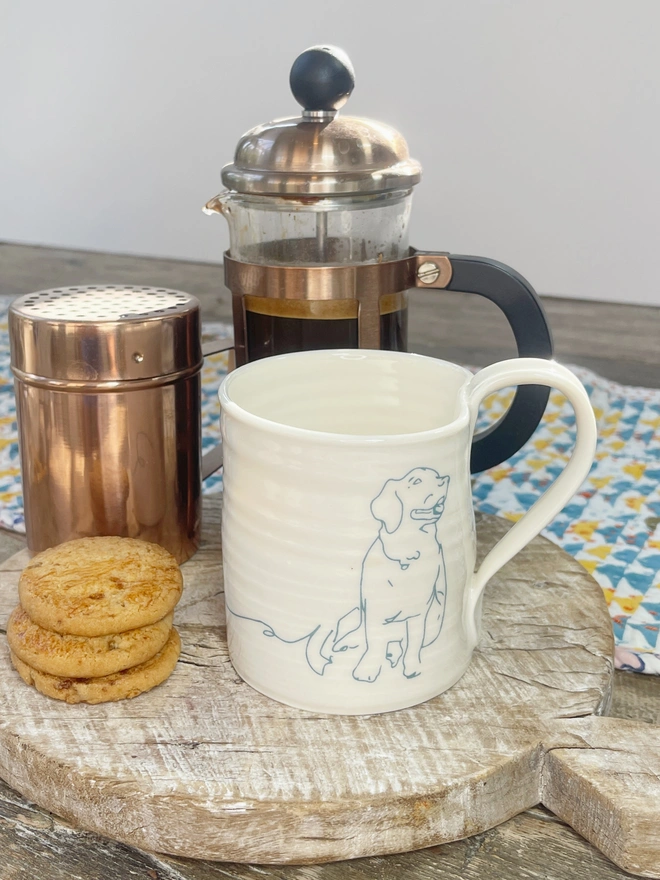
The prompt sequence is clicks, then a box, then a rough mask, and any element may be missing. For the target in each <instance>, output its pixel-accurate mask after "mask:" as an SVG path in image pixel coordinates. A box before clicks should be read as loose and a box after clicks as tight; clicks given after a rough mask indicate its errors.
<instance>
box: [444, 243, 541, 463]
mask: <svg viewBox="0 0 660 880" xmlns="http://www.w3.org/2000/svg"><path fill="white" fill-rule="evenodd" d="M447 257H448V259H449V262H450V263H451V267H452V275H451V280H450V281H449V284H448V285H447V286H446V287H445V290H455V291H460V292H461V293H476V294H477V296H483V297H485V298H486V299H489V300H490V301H491V302H492V303H495V305H496V306H498V308H499V309H501V310H502V311H503V312H504V315H505V317H506V319H507V321H508V322H509V324H510V325H511V329H512V330H513V335H514V337H515V340H516V346H517V348H518V357H540V358H551V357H552V335H551V333H550V327H549V326H548V321H547V319H546V316H545V313H544V311H543V306H542V305H541V301H540V300H539V298H538V296H537V295H536V293H535V292H534V289H533V288H532V286H531V285H530V284H529V282H527V281H526V280H525V279H524V278H523V277H522V275H519V274H518V272H516V271H515V269H511V267H510V266H505V265H504V263H498V262H497V261H496V260H488V259H486V258H485V257H466V256H455V255H454V254H447ZM549 396H550V389H549V388H548V387H547V385H523V386H520V387H518V389H517V390H516V393H515V396H514V398H513V401H512V403H511V406H510V407H509V409H508V411H507V412H506V413H505V415H504V416H502V418H501V419H500V420H499V421H498V422H496V423H495V424H494V425H492V426H491V427H490V428H487V429H486V430H485V431H481V432H480V433H479V434H477V435H476V436H475V438H474V441H473V443H472V454H471V458H470V469H471V471H472V473H473V474H474V473H479V472H480V471H485V470H487V469H488V468H491V467H495V465H497V464H500V463H501V462H503V461H505V460H506V459H507V458H510V457H511V456H512V455H513V454H514V452H517V451H518V450H519V449H520V447H521V446H523V444H525V443H526V442H527V441H528V440H529V438H530V437H531V436H532V434H533V433H534V431H535V430H536V428H537V426H538V424H539V422H540V421H541V418H542V416H543V413H544V412H545V407H546V404H547V402H548V397H549Z"/></svg>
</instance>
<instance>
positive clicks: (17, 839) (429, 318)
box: [0, 245, 660, 880]
mask: <svg viewBox="0 0 660 880" xmlns="http://www.w3.org/2000/svg"><path fill="white" fill-rule="evenodd" d="M221 275H222V273H221V270H220V269H219V268H218V267H217V266H214V265H205V264H195V263H184V262H180V261H166V260H153V259H147V258H137V257H125V256H114V255H107V254H89V253H82V252H74V251H62V250H51V249H43V248H33V247H22V246H15V245H0V281H1V282H2V284H1V286H0V293H2V294H4V295H12V296H14V295H19V294H22V293H27V292H29V291H34V290H39V289H42V288H46V287H53V286H58V285H64V284H81V283H93V282H98V281H107V282H114V283H117V282H122V281H129V282H130V283H142V284H154V285H159V286H160V285H166V286H169V287H176V288H181V289H183V290H186V291H189V292H191V293H194V294H195V295H197V296H198V297H199V298H200V300H201V301H202V304H203V316H204V318H205V319H206V320H229V318H230V304H229V297H228V294H227V291H226V290H225V289H224V287H223V285H222V282H221ZM413 300H414V302H413V308H412V310H411V347H412V348H413V349H414V350H417V351H421V352H425V353H428V354H437V355H442V356H443V357H446V358H448V359H451V360H456V361H459V362H464V363H474V364H485V363H488V362H491V361H494V360H497V359H499V358H502V357H507V356H511V355H512V354H513V345H512V340H511V335H510V332H509V331H508V328H507V327H506V325H505V323H504V321H503V319H502V318H501V317H500V316H499V314H498V313H497V311H496V310H495V308H494V307H492V306H491V305H490V304H489V303H487V302H485V301H480V300H479V298H477V297H463V296H461V295H460V294H446V293H442V294H441V295H438V294H433V293H430V292H420V293H416V294H414V296H413ZM545 306H546V310H547V312H548V314H549V317H550V320H551V323H552V327H553V331H554V334H555V342H556V352H557V357H558V358H559V359H561V360H564V361H567V362H571V363H578V364H583V365H585V366H588V367H591V368H592V369H595V370H597V371H598V372H599V373H601V375H604V376H607V377H609V378H612V379H616V380H619V381H622V382H627V383H630V384H640V385H649V386H655V387H657V386H660V347H659V346H658V343H657V340H658V338H659V336H660V332H659V331H660V310H656V309H652V308H645V307H641V306H624V305H607V304H600V303H587V302H576V301H568V300H561V299H552V298H547V299H546V300H545ZM23 543H24V542H23V541H22V539H21V538H19V537H17V536H15V535H10V534H8V533H4V534H0V559H5V558H7V557H8V556H10V555H11V554H13V553H15V552H16V551H17V550H19V549H20V548H21V547H22V546H23ZM612 714H613V715H615V716H618V717H621V718H630V719H637V720H641V721H647V722H654V723H656V724H658V723H660V680H658V679H656V678H652V677H644V676H637V675H633V674H627V673H617V674H616V681H615V690H614V702H613V708H612ZM400 876H414V877H419V878H427V877H428V878H430V877H433V878H438V880H445V878H466V880H468V878H469V880H479V878H484V880H485V878H489V880H495V878H502V880H504V878H506V880H509V878H513V877H530V878H531V877H538V878H545V880H568V878H569V877H570V878H573V877H574V876H580V877H585V876H588V877H589V878H593V880H605V878H622V877H626V876H629V875H627V874H625V873H624V872H622V871H621V870H619V869H617V868H616V867H615V866H614V865H613V864H612V863H611V862H609V861H607V860H606V859H605V857H604V856H601V855H600V854H599V853H598V852H597V851H596V850H595V849H594V848H593V847H591V846H590V845H589V844H588V843H587V842H586V841H584V840H583V839H582V838H580V837H579V836H578V835H577V834H575V833H574V832H573V831H572V830H571V829H570V828H568V827H567V826H566V825H564V823H562V822H560V821H559V820H558V819H556V818H555V817H554V816H553V815H552V814H550V813H548V812H547V811H545V810H543V809H540V808H536V809H532V810H528V811H527V812H525V813H523V814H521V815H519V816H517V817H515V818H514V819H511V820H510V821H508V822H506V823H505V824H503V825H501V826H499V827H497V828H495V829H493V830H492V831H488V832H486V833H483V834H479V835H477V836H475V837H471V838H469V839H467V840H464V841H459V842H457V843H452V844H448V845H445V846H441V847H433V848H431V849H427V850H421V851H418V852H414V853H409V854H405V855H398V856H388V857H385V858H369V859H360V860H357V861H353V862H343V863H337V864H330V865H324V866H313V867H310V866H307V867H299V868H298V867H281V868H280V867H277V868H264V867H258V866H242V865H231V864H222V863H211V862H202V861H191V860H186V859H179V858H173V857H164V856H159V855H153V854H149V853H145V852H142V851H139V850H137V849H132V848H130V847H127V846H124V845H121V844H117V843H114V842H112V841H108V840H104V839H102V838H100V837H97V836H95V835H94V834H90V833H87V832H81V831H78V830H76V829H75V828H72V827H70V826H68V825H66V824H65V823H63V822H62V821H60V820H59V819H57V818H55V817H53V816H51V815H49V814H48V813H46V812H44V811H43V810H40V809H38V808H36V807H34V806H33V805H31V804H29V803H27V802H26V801H25V800H24V799H23V798H21V797H20V795H18V794H16V793H15V792H13V791H12V790H11V789H10V788H9V787H7V786H6V785H4V783H1V782H0V878H2V880H23V878H30V880H32V878H34V877H48V878H49V880H51V878H52V880H60V878H62V880H64V878H66V880H75V878H98V877H103V878H108V880H113V878H116V880H119V878H122V880H123V878H130V877H137V878H145V880H170V878H171V880H175V878H176V880H211V878H228V877H229V878H232V877H233V878H248V877H255V878H256V877H272V878H283V880H295V878H301V880H302V878H312V877H313V878H327V880H331V878H340V877H341V878H346V880H350V878H360V877H363V878H367V877H374V878H375V877H378V878H380V880H386V878H390V877H391V878H395V877H397V878H398V877H400Z"/></svg>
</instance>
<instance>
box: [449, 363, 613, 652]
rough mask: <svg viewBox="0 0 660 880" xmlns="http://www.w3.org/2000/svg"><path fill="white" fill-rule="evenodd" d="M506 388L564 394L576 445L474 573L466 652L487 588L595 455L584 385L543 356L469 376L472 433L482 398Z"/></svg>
mask: <svg viewBox="0 0 660 880" xmlns="http://www.w3.org/2000/svg"><path fill="white" fill-rule="evenodd" d="M510 385H545V386H548V388H556V389H557V390H558V391H561V392H562V394H565V395H566V397H567V398H568V400H569V402H570V403H571V405H572V407H573V410H574V411H575V425H576V438H575V447H574V449H573V454H572V456H571V459H570V461H569V462H568V464H567V465H566V467H565V468H564V470H563V471H562V472H561V474H560V475H559V476H558V477H557V479H556V480H555V482H554V483H553V484H552V485H551V486H550V488H549V489H547V490H546V491H545V492H544V493H543V495H541V497H540V498H539V499H538V500H537V501H536V502H535V503H534V504H533V506H532V507H531V508H530V509H529V510H528V511H527V513H526V514H525V515H524V516H523V517H522V518H521V519H519V520H518V522H517V523H516V524H515V525H514V526H513V527H512V528H511V529H510V530H509V531H508V532H507V534H506V535H505V536H504V537H503V538H502V539H501V540H500V541H498V542H497V544H496V545H495V546H494V547H493V549H492V550H491V551H490V553H488V555H487V556H486V558H485V559H484V561H483V562H482V563H481V565H480V566H479V568H478V569H477V571H476V572H475V573H474V574H473V576H472V579H471V581H470V583H469V584H468V588H467V590H466V593H465V601H464V604H463V624H464V627H465V632H466V633H467V640H468V644H469V646H470V650H472V649H473V648H474V647H476V645H477V642H478V641H479V616H480V614H479V612H480V607H479V606H480V599H481V597H482V595H483V591H484V588H485V586H486V584H487V583H488V581H489V580H490V579H491V578H492V577H493V575H494V574H495V573H496V572H498V571H499V570H500V568H502V566H503V565H504V564H505V563H507V562H508V561H509V560H510V559H511V558H512V557H514V556H515V555H516V553H519V552H520V551H521V550H522V549H523V547H525V546H526V545H527V544H529V542H530V541H531V540H532V538H535V537H536V535H538V533H539V532H540V531H541V530H542V529H544V528H545V527H546V526H547V525H548V523H549V522H550V521H551V520H552V519H553V518H554V517H555V516H556V515H557V514H558V513H559V511H560V510H561V509H562V508H563V507H564V506H565V505H566V504H567V503H568V502H569V501H570V499H571V498H572V497H573V495H574V494H575V493H576V492H577V490H578V489H579V487H580V486H581V484H582V482H583V481H584V480H585V479H586V477H587V474H588V473H589V471H590V470H591V465H592V463H593V460H594V454H595V451H596V440H597V429H596V418H595V416H594V412H593V409H592V407H591V402H590V401H589V397H588V395H587V392H586V391H585V390H584V386H583V385H582V383H581V382H580V380H579V379H577V378H576V377H575V376H574V375H573V373H571V371H570V370H568V369H566V367H562V366H561V364H558V363H556V361H546V360H543V359H542V358H514V359H512V360H508V361H501V362H500V363H498V364H492V365H491V366H489V367H486V368H485V369H483V370H481V371H480V372H478V373H477V374H476V375H475V376H474V378H473V379H472V380H471V381H470V383H469V385H468V389H467V395H468V408H469V411H470V418H471V425H472V430H474V425H475V423H476V420H477V413H478V411H479V404H480V403H481V402H482V400H483V399H484V398H485V397H487V396H488V395H489V394H492V393H493V392H494V391H500V390H501V389H502V388H507V387H509V386H510Z"/></svg>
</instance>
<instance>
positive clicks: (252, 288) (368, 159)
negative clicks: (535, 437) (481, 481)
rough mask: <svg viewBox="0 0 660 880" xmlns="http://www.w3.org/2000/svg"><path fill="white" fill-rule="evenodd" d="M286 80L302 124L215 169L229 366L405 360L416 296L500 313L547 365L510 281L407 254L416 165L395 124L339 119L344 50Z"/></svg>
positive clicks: (485, 458) (545, 349)
mask: <svg viewBox="0 0 660 880" xmlns="http://www.w3.org/2000/svg"><path fill="white" fill-rule="evenodd" d="M290 84H291V89H292V91H293V94H294V96H295V97H296V99H297V100H298V102H299V103H300V104H301V105H302V107H303V111H302V114H301V116H300V117H294V118H291V119H282V120H277V121H275V122H271V123H268V124H266V125H261V126H258V127H257V128H254V129H252V130H251V131H249V132H247V134H245V135H244V136H243V137H242V138H241V139H240V141H239V143H238V146H237V149H236V154H235V157H234V162H233V163H231V164H229V165H227V166H225V168H223V171H222V181H223V183H224V184H225V187H226V189H225V190H224V191H223V192H222V193H220V194H219V195H218V196H216V197H215V198H213V199H211V200H210V201H209V202H208V204H207V205H206V210H207V211H208V212H209V213H211V212H217V213H221V214H223V215H224V217H225V218H226V219H227V222H228V225H229V236H230V246H229V251H228V252H227V253H226V254H225V256H224V265H225V281H226V284H227V287H228V288H229V289H230V291H231V292H232V298H233V318H234V347H235V359H236V364H237V365H238V366H240V365H241V364H244V363H247V362H248V361H253V360H257V359H259V358H263V357H268V356H270V355H277V354H284V353H287V352H292V351H301V350H307V349H329V348H383V349H391V350H395V351H405V350H406V349H407V323H408V322H407V316H408V298H407V291H408V290H409V289H411V288H414V287H427V288H431V289H435V290H443V289H445V290H457V291H462V292H466V293H475V294H478V295H481V296H485V297H487V298H488V299H490V300H491V301H493V302H494V303H495V304H496V305H498V306H499V307H500V308H501V309H502V310H503V312H504V313H505V315H506V317H507V319H508V321H509V323H510V324H511V327H512V329H513V332H514V336H515V339H516V343H517V346H518V354H519V355H521V356H535V357H550V356H551V354H552V343H551V337H550V332H549V328H548V325H547V321H546V319H545V316H544V313H543V309H542V307H541V304H540V302H539V300H538V298H537V296H536V294H535V293H534V291H533V290H532V288H531V287H530V285H529V284H528V283H527V282H526V281H525V280H524V279H523V278H522V277H521V276H520V275H518V273H516V272H515V271H514V270H512V269H510V268H509V267H507V266H504V265H502V264H501V263H497V262H495V261H492V260H487V259H485V258H482V257H461V256H456V255H453V254H447V253H443V252H433V253H424V252H420V251H417V250H415V249H413V248H411V247H410V243H409V240H408V227H409V220H410V213H411V205H412V195H413V187H414V186H415V185H416V184H417V183H418V182H419V180H420V177H421V167H420V165H419V163H418V162H417V161H415V160H414V159H412V158H411V157H410V155H409V152H408V147H407V144H406V142H405V140H404V138H403V137H402V136H401V134H399V132H397V131H396V130H394V129H393V128H391V127H389V126H387V125H384V124H382V123H379V122H374V121H372V120H368V119H362V118H354V117H349V116H340V115H338V110H339V108H340V107H341V106H342V105H343V104H344V103H345V102H346V100H347V99H348V97H349V95H350V93H351V91H352V89H353V85H354V75H353V68H352V65H351V63H350V61H349V59H348V58H347V56H346V55H345V53H344V52H342V51H341V50H339V49H336V48H334V47H328V46H317V47H313V48H312V49H308V50H307V51H306V52H303V53H302V55H300V56H299V57H298V58H297V59H296V61H295V63H294V65H293V67H292V70H291V75H290ZM547 397H548V389H547V388H545V387H540V386H526V387H524V388H519V389H518V391H517V393H516V396H515V398H514V401H513V403H512V405H511V407H510V409H509V411H508V412H507V414H506V415H505V416H504V417H503V418H502V419H501V420H500V422H499V423H498V424H497V425H496V426H495V427H494V428H492V429H490V430H489V431H488V432H484V434H482V435H480V436H478V437H477V439H476V440H475V443H474V446H473V452H472V469H473V470H475V471H476V470H483V469H484V468H487V467H491V466H493V465H495V464H497V463H499V462H501V461H503V460H504V459H505V458H508V457H509V456H510V455H512V454H513V453H514V452H515V451H516V450H517V449H519V448H520V446H522V444H523V443H524V442H525V441H526V440H527V439H528V438H529V436H530V435H531V434H532V432H533V431H534V429H535V428H536V426H537V424H538V422H539V420H540V418H541V415H542V414H543V411H544V408H545V404H546V402H547Z"/></svg>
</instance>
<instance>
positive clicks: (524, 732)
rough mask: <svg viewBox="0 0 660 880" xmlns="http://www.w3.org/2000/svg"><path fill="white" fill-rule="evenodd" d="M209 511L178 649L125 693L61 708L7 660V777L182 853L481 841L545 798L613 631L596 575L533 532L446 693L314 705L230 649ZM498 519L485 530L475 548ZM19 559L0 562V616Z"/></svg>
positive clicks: (81, 818)
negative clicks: (269, 691) (158, 676)
mask: <svg viewBox="0 0 660 880" xmlns="http://www.w3.org/2000/svg"><path fill="white" fill-rule="evenodd" d="M219 517H220V506H219V498H218V497H217V496H215V497H211V498H208V499H206V502H205V525H204V532H203V540H202V546H201V549H200V551H199V553H198V554H197V555H196V556H195V557H194V558H193V559H192V560H191V561H190V562H189V563H187V564H186V565H185V566H184V567H183V572H184V581H185V587H184V595H183V599H182V601H181V604H180V605H179V607H178V608H177V613H176V625H177V627H178V629H179V631H180V633H181V636H182V641H183V649H182V655H181V660H180V662H179V665H178V668H177V669H176V670H175V672H174V674H173V675H172V677H171V678H170V679H169V680H168V681H167V682H166V683H165V684H164V685H162V686H161V687H159V688H157V689H155V690H154V691H151V692H150V693H148V694H144V695H142V696H140V697H137V698H136V699H135V700H131V701H123V702H118V703H110V704H103V705H101V706H86V705H78V706H68V705H66V704H62V703H59V702H56V701H53V700H49V699H47V698H44V697H43V696H41V695H40V694H38V693H37V692H36V691H34V690H33V689H31V688H28V687H26V686H25V685H24V684H23V683H22V682H21V681H20V680H19V678H18V676H17V674H16V673H15V671H14V670H13V669H12V668H11V665H10V662H9V659H8V656H7V651H6V649H5V650H4V651H3V652H2V654H1V655H0V702H1V703H2V705H3V710H4V711H3V718H2V721H0V776H2V777H3V778H4V779H5V780H6V781H7V782H8V783H9V784H10V785H12V786H13V787H14V788H16V789H17V790H18V791H20V792H21V793H22V794H23V795H25V796H27V797H29V798H30V799H31V800H34V801H36V802H37V803H39V804H40V805H41V806H43V807H45V808H47V809H49V810H51V811H53V812H55V813H57V814H58V815H61V816H63V817H64V818H65V819H67V820H69V821H71V822H74V823H76V824H77V825H79V826H81V827H83V828H86V829H88V830H91V831H95V832H98V833H100V834H103V835H107V836H109V837H112V838H116V839H118V840H122V841H124V842H126V843H129V844H131V845H134V846H139V847H142V848H146V849H151V850H156V851H162V852H167V853H170V854H174V855H181V856H196V857H199V858H205V859H220V860H225V861H245V862H257V863H279V862H284V863H286V862H293V863H303V862H322V861H329V860H338V859H350V858H355V857H359V856H365V855H380V854H383V853H389V852H405V851H408V850H412V849H419V848H421V847H425V846H429V845H432V844H438V843H443V842H446V841H450V840H455V839H458V838H463V837H467V836H471V835H473V834H478V833H481V832H483V831H485V830H486V829H488V828H491V827H493V826H495V825H497V824H499V823H501V822H502V821H504V820H505V819H508V818H510V817H511V816H513V815H515V814H516V813H519V812H520V811H522V810H524V809H526V808H528V807H531V806H533V805H534V804H536V803H538V802H539V800H541V776H542V773H541V771H542V768H543V764H544V761H545V755H546V751H547V748H548V747H549V745H548V744H550V746H551V747H552V748H557V747H560V746H563V747H566V748H568V749H571V748H576V747H577V746H579V744H580V742H581V739H580V736H579V734H578V735H576V734H575V732H574V731H573V730H572V729H571V728H570V726H568V727H567V726H566V724H565V720H566V719H570V718H579V717H584V716H587V717H588V716H590V715H592V714H593V713H597V714H598V713H601V712H603V711H604V710H606V709H607V707H608V705H609V699H610V690H611V681H612V661H611V656H612V633H611V626H610V623H609V617H608V614H607V610H606V608H605V604H604V600H603V597H602V593H601V590H600V588H599V587H598V585H597V584H596V583H595V581H593V579H592V578H591V577H590V576H589V575H588V574H587V573H586V572H585V571H584V569H583V568H582V567H581V566H580V565H579V563H576V562H575V560H573V559H572V557H570V556H568V555H567V554H565V553H564V552H563V551H561V550H560V549H558V548H557V547H556V546H555V545H553V544H551V543H550V542H549V541H547V540H545V539H544V538H538V539H536V540H535V541H534V542H533V543H532V544H531V545H530V546H529V547H528V548H527V549H526V550H525V551H523V552H522V553H521V554H519V555H518V556H517V557H516V558H515V559H514V560H513V561H512V562H511V563H509V565H507V566H506V567H505V568H504V569H503V570H502V572H501V574H499V575H498V576H497V577H496V578H494V579H493V581H492V582H491V584H490V585H489V587H488V591H487V595H486V601H485V606H484V624H483V636H482V641H481V645H480V649H479V650H478V651H477V652H476V653H475V656H474V659H473V662H472V664H471V666H470V668H469V670H468V672H467V673H466V675H465V676H464V677H463V678H462V679H461V680H460V682H459V683H458V684H457V685H455V686H454V687H453V688H452V689H451V690H450V691H448V692H447V693H446V694H444V695H442V696H440V697H438V698H436V699H434V700H431V701H429V702H427V703H425V704H423V705H421V706H417V707H414V708H412V709H407V710H404V711H402V712H397V713H389V714H385V715H379V716H367V717H337V716H334V717H333V716H325V715H317V714H312V713H307V712H302V711H299V710H295V709H291V708H289V707H286V706H283V705H281V704H279V703H275V702H274V701H272V700H269V699H268V698H266V697H263V696H261V695H260V694H258V693H257V692H256V691H254V690H253V689H252V688H250V687H249V686H248V685H246V684H244V683H243V682H242V681H241V680H240V679H239V678H238V677H237V675H236V673H235V672H234V671H233V667H232V666H231V664H230V662H229V659H228V655H227V650H226V642H225V632H224V612H223V603H222V569H221V549H220V545H219V534H220V528H219ZM507 528H508V524H507V523H506V522H505V521H503V520H500V519H497V518H493V517H488V518H484V519H483V520H482V521H481V522H480V524H479V546H480V550H481V552H484V551H485V550H486V549H487V548H488V547H490V546H492V544H493V543H494V542H495V541H496V540H498V539H499V538H500V537H501V536H502V534H503V533H504V532H505V531H506V530H507ZM25 559H26V553H25V551H22V552H21V553H19V554H18V555H17V556H14V557H12V558H11V559H10V560H8V562H7V563H6V564H5V565H4V566H3V568H2V570H1V571H0V619H6V617H7V616H8V614H9V612H10V610H11V608H12V607H13V605H14V603H15V601H16V584H17V579H18V576H19V572H20V567H21V565H22V564H23V563H24V562H25Z"/></svg>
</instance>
